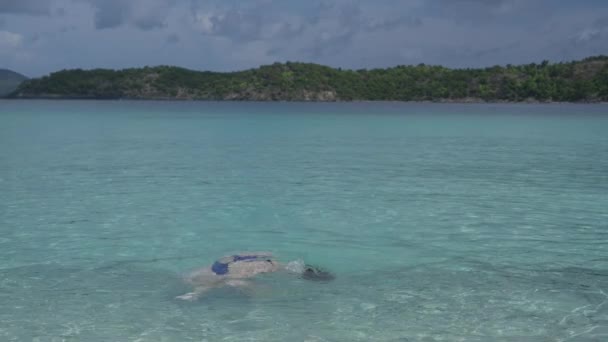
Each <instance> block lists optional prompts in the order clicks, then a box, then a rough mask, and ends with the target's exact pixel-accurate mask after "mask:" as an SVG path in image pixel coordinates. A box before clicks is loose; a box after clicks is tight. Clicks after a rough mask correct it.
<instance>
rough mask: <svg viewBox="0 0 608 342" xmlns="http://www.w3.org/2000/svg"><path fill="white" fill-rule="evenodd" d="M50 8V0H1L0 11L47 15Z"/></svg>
mask: <svg viewBox="0 0 608 342" xmlns="http://www.w3.org/2000/svg"><path fill="white" fill-rule="evenodd" d="M50 10H51V1H50V0H2V1H0V13H11V14H29V15H48V14H50Z"/></svg>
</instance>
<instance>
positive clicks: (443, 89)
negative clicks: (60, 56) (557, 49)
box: [11, 56, 608, 102]
mask: <svg viewBox="0 0 608 342" xmlns="http://www.w3.org/2000/svg"><path fill="white" fill-rule="evenodd" d="M11 97H16V98H38V97H47V98H133V99H204V100H288V101H336V100H337V101H349V100H396V101H571V102H580V101H587V102H596V101H608V57H605V56H599V57H590V58H587V59H584V60H582V61H576V62H568V63H558V64H551V63H549V62H547V61H544V62H542V63H540V64H534V63H533V64H528V65H519V66H513V65H507V66H504V67H501V66H494V67H490V68H485V69H448V68H445V67H441V66H430V65H424V64H420V65H417V66H397V67H394V68H388V69H371V70H365V69H362V70H342V69H334V68H330V67H326V66H321V65H316V64H307V63H292V62H287V63H275V64H272V65H267V66H262V67H260V68H257V69H251V70H245V71H239V72H230V73H219V72H208V71H205V72H199V71H192V70H187V69H183V68H178V67H170V66H159V67H145V68H138V69H125V70H119V71H114V70H106V69H95V70H88V71H87V70H80V69H77V70H64V71H59V72H56V73H53V74H51V75H49V76H45V77H42V78H38V79H32V80H29V81H26V82H24V83H23V84H22V85H21V86H20V87H19V88H18V89H17V90H16V91H15V92H13V93H12V94H11Z"/></svg>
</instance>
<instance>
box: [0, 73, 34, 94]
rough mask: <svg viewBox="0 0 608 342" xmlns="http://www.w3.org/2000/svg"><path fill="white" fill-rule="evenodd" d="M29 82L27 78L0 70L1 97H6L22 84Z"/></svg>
mask: <svg viewBox="0 0 608 342" xmlns="http://www.w3.org/2000/svg"><path fill="white" fill-rule="evenodd" d="M25 80H27V77H25V76H23V75H21V74H19V73H16V72H14V71H11V70H7V69H0V97H2V96H6V95H8V94H9V93H11V92H13V91H14V90H15V89H17V87H18V86H19V85H20V84H21V82H23V81H25Z"/></svg>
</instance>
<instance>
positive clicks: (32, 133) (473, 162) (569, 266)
mask: <svg viewBox="0 0 608 342" xmlns="http://www.w3.org/2000/svg"><path fill="white" fill-rule="evenodd" d="M607 109H608V107H606V106H601V105H598V106H571V105H567V106H556V105H501V106H497V105H428V104H427V105H416V104H393V103H377V104H368V103H359V104H262V103H205V102H203V103H157V102H123V101H120V102H87V101H85V102H78V101H73V102H62V101H57V102H48V101H33V102H28V101H16V102H15V101H9V102H6V101H4V102H2V101H0V233H1V234H0V261H1V264H0V322H1V323H0V340H2V341H30V340H32V341H80V340H82V341H190V340H191V341H218V340H222V341H247V340H256V341H257V340H259V341H285V340H294V341H370V340H377V341H604V340H607V339H608V247H606V246H608V244H607V242H608V225H607V222H608V210H607V208H608V158H607V157H606V156H608V135H606V132H607V131H608V115H607V114H608V111H607ZM242 250H269V251H273V252H274V253H275V254H276V255H278V257H279V258H280V259H281V260H284V261H289V260H300V259H301V260H303V261H304V262H305V263H307V264H313V265H319V266H321V267H322V268H325V269H329V270H331V271H332V272H333V273H335V274H336V279H335V280H334V281H332V282H329V283H317V282H310V281H306V280H304V279H301V278H299V277H295V276H293V275H290V274H274V275H268V276H264V277H261V278H259V279H257V280H256V281H255V284H254V286H253V287H251V288H248V289H244V290H238V289H220V290H216V291H212V292H211V293H209V295H208V296H206V297H204V298H203V299H202V300H200V301H198V302H195V303H189V302H181V301H177V300H175V299H174V297H175V296H177V295H180V294H183V293H184V292H186V291H189V290H190V289H189V288H187V287H186V286H185V285H184V284H182V283H181V281H180V274H182V273H183V272H186V271H188V270H189V269H192V268H195V267H200V266H202V265H208V264H210V263H212V262H213V261H214V260H216V259H217V258H218V257H220V256H222V255H226V254H230V253H232V252H235V251H242ZM294 265H296V263H294ZM296 266H297V265H296Z"/></svg>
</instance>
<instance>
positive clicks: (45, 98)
mask: <svg viewBox="0 0 608 342" xmlns="http://www.w3.org/2000/svg"><path fill="white" fill-rule="evenodd" d="M0 101H15V102H19V101H85V102H86V101H101V102H105V101H107V102H111V101H116V102H118V101H129V102H214V103H221V102H226V103H238V102H245V103H247V102H248V103H311V104H312V103H397V104H471V105H481V104H488V105H497V104H502V105H517V104H525V105H564V104H569V105H608V102H607V101H577V102H567V101H539V100H531V99H528V100H525V101H505V100H497V101H484V100H481V99H462V100H452V99H441V100H437V101H432V100H426V101H417V100H412V101H399V100H331V101H320V100H314V101H311V100H253V99H244V100H234V99H233V100H221V99H184V98H122V97H121V98H96V97H63V96H62V97H53V96H42V97H18V98H11V97H0Z"/></svg>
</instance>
